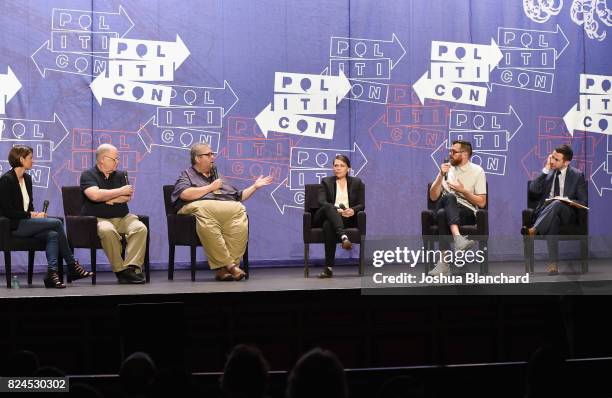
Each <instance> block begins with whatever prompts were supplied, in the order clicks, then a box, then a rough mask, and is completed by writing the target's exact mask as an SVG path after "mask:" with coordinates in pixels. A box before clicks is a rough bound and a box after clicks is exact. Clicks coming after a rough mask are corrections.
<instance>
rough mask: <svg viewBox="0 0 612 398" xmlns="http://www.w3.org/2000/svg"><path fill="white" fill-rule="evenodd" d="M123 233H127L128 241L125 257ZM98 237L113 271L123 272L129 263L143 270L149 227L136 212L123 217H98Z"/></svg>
mask: <svg viewBox="0 0 612 398" xmlns="http://www.w3.org/2000/svg"><path fill="white" fill-rule="evenodd" d="M121 235H125V239H126V241H127V247H126V249H125V259H123V258H121ZM98 237H99V238H100V241H101V242H102V248H103V249H104V253H106V257H108V261H109V262H110V264H111V268H112V269H113V272H121V271H123V270H124V269H126V268H127V266H128V265H136V266H138V268H140V269H141V270H142V263H143V262H144V257H145V250H146V247H147V227H146V226H145V225H144V224H143V223H142V222H141V221H140V220H138V217H137V216H136V215H135V214H128V215H126V216H125V217H121V218H120V217H117V218H98Z"/></svg>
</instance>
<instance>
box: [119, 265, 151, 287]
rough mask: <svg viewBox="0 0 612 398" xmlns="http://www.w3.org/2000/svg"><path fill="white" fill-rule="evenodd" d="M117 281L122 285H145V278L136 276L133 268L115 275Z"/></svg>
mask: <svg viewBox="0 0 612 398" xmlns="http://www.w3.org/2000/svg"><path fill="white" fill-rule="evenodd" d="M115 275H117V280H118V281H119V283H120V284H122V285H140V284H143V283H145V280H144V278H142V277H139V276H138V275H136V273H135V272H134V270H133V269H132V268H126V269H124V270H123V271H120V272H117V273H115Z"/></svg>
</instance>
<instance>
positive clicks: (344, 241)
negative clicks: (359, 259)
mask: <svg viewBox="0 0 612 398" xmlns="http://www.w3.org/2000/svg"><path fill="white" fill-rule="evenodd" d="M342 248H343V249H344V250H351V249H352V248H353V244H352V243H351V241H350V240H349V238H344V239H342Z"/></svg>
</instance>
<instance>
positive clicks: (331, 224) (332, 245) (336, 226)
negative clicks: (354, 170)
mask: <svg viewBox="0 0 612 398" xmlns="http://www.w3.org/2000/svg"><path fill="white" fill-rule="evenodd" d="M319 225H320V226H322V227H323V236H324V238H325V265H326V266H328V267H333V266H334V261H335V259H336V244H337V243H338V242H340V237H341V236H342V235H344V228H346V227H352V226H354V225H356V216H353V217H350V218H347V217H342V216H341V215H340V214H339V213H338V211H337V210H336V208H334V206H333V205H332V204H330V203H326V204H325V205H323V206H322V207H320V208H319V209H318V210H317V212H316V213H315V215H314V219H313V226H319Z"/></svg>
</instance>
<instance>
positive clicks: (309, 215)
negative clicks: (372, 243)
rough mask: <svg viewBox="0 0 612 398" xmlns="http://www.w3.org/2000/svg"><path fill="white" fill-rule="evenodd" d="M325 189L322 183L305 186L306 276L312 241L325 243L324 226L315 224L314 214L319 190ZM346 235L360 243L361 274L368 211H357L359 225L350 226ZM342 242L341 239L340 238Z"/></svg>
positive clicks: (306, 276) (361, 273)
mask: <svg viewBox="0 0 612 398" xmlns="http://www.w3.org/2000/svg"><path fill="white" fill-rule="evenodd" d="M321 189H323V187H322V186H321V184H306V185H305V186H304V216H303V230H304V278H308V275H309V268H308V267H309V264H308V260H309V256H310V244H311V243H325V237H324V235H323V227H322V226H321V225H313V219H314V215H315V213H316V212H317V210H318V209H319V207H320V206H319V192H320V190H321ZM344 231H345V233H346V236H347V237H348V238H349V240H350V241H351V242H353V243H359V275H360V276H361V275H363V272H364V261H365V258H364V257H365V255H364V251H365V236H366V213H365V211H360V212H357V227H349V228H346V229H345V230H344ZM338 242H340V239H338Z"/></svg>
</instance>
